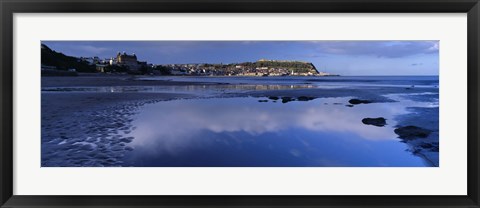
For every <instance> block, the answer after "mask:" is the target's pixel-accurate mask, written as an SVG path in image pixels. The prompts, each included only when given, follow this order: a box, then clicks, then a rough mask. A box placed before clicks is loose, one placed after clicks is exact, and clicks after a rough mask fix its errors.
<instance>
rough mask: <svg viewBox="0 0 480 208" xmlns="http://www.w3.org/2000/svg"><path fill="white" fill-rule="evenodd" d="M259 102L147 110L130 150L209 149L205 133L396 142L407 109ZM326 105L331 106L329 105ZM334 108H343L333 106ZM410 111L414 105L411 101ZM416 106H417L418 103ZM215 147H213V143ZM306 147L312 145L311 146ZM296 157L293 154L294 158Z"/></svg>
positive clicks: (200, 102)
mask: <svg viewBox="0 0 480 208" xmlns="http://www.w3.org/2000/svg"><path fill="white" fill-rule="evenodd" d="M257 100H258V99H255V98H223V99H218V98H217V99H197V100H175V101H167V102H159V103H156V104H152V105H148V106H145V107H144V108H143V110H142V112H141V113H140V114H139V115H137V118H136V119H135V121H134V123H133V124H134V125H135V126H137V129H136V130H135V131H134V132H132V133H131V135H132V136H134V137H135V139H134V140H133V143H132V144H131V145H133V146H136V147H139V146H142V148H144V149H145V148H146V147H148V148H147V149H152V150H153V149H155V150H156V152H158V151H165V150H166V151H168V152H178V151H179V150H181V149H183V148H189V147H192V146H203V145H207V144H205V142H206V141H207V140H205V139H202V138H198V135H202V134H201V133H202V132H214V133H223V134H225V133H232V134H225V135H226V136H225V137H228V138H230V139H232V141H235V142H239V143H241V142H242V138H239V137H238V135H236V134H233V133H235V132H237V133H238V132H245V133H247V134H249V135H250V136H249V138H252V137H255V136H258V135H261V134H265V133H276V132H282V131H291V130H295V131H299V130H300V131H313V132H327V131H328V132H339V133H353V134H356V135H358V136H360V137H361V138H364V139H367V140H388V139H395V138H396V135H395V134H394V132H393V126H394V125H395V123H394V121H393V119H392V118H393V117H394V116H395V115H399V114H403V113H406V110H405V107H407V106H406V105H405V103H404V102H403V101H402V102H393V103H372V104H367V105H356V106H355V107H353V108H349V107H346V106H345V104H347V101H348V98H319V99H315V100H313V101H308V102H289V103H287V104H282V103H272V102H268V103H259V102H257ZM325 103H327V104H325ZM333 103H343V104H342V105H333ZM407 103H408V107H412V106H415V102H413V101H408V102H407ZM417 105H419V104H418V103H417ZM365 117H384V118H386V119H387V123H388V125H387V126H385V127H375V126H370V125H364V124H363V123H362V122H361V120H362V119H363V118H365ZM210 142H211V141H210ZM307 145H308V143H307ZM296 153H298V152H296V151H294V150H292V152H291V154H292V155H298V154H296Z"/></svg>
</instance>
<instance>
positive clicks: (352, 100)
mask: <svg viewBox="0 0 480 208" xmlns="http://www.w3.org/2000/svg"><path fill="white" fill-rule="evenodd" d="M348 102H349V103H350V104H353V105H358V104H368V103H372V101H370V100H360V99H351V100H349V101H348Z"/></svg>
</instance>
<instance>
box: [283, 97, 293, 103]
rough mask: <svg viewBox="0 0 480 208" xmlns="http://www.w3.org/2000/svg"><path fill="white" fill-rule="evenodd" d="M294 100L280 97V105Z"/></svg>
mask: <svg viewBox="0 0 480 208" xmlns="http://www.w3.org/2000/svg"><path fill="white" fill-rule="evenodd" d="M294 100H295V99H293V98H291V97H282V103H288V102H291V101H294Z"/></svg>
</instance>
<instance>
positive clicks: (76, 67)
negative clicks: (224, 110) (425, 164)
mask: <svg viewBox="0 0 480 208" xmlns="http://www.w3.org/2000/svg"><path fill="white" fill-rule="evenodd" d="M41 48H42V66H41V68H42V75H58V74H64V75H68V74H71V75H74V74H77V73H78V72H88V73H109V74H111V73H127V74H147V75H172V76H338V75H335V74H331V73H327V72H322V71H318V70H317V68H316V67H315V66H314V65H313V64H312V63H310V62H304V61H290V60H268V59H260V60H258V61H255V62H241V63H228V64H224V63H189V64H152V63H148V62H146V61H140V60H139V59H138V57H137V55H136V54H135V53H131V54H128V53H127V52H118V53H117V54H116V56H114V57H110V58H99V57H96V56H95V57H72V56H67V55H64V54H63V53H59V52H56V51H53V50H52V49H50V48H49V47H48V46H46V45H44V44H42V46H41Z"/></svg>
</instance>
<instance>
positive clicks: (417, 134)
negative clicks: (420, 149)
mask: <svg viewBox="0 0 480 208" xmlns="http://www.w3.org/2000/svg"><path fill="white" fill-rule="evenodd" d="M394 132H395V134H397V135H398V137H400V138H402V139H405V140H412V139H416V138H426V137H428V135H430V133H432V131H431V130H428V129H424V128H420V127H417V126H404V127H399V128H396V129H395V130H394Z"/></svg>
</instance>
